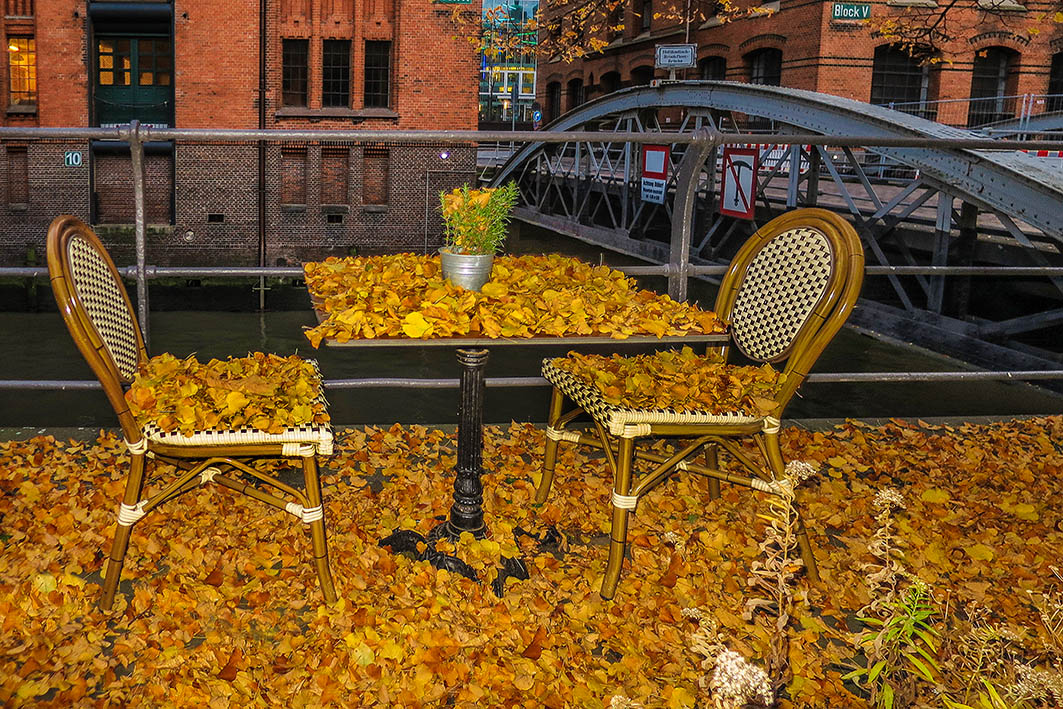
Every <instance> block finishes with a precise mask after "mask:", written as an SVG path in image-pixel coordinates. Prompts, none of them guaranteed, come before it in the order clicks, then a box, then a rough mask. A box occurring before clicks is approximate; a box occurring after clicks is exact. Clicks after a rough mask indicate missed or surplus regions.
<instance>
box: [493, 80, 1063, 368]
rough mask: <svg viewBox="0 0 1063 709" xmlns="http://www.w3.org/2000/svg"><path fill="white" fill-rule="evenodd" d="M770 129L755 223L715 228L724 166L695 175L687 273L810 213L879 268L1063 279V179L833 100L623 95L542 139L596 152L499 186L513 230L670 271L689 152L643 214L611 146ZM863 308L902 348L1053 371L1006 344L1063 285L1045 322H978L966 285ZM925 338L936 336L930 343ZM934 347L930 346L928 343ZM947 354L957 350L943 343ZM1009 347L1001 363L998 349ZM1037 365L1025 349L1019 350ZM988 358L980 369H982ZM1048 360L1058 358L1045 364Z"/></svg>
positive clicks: (1028, 328) (550, 152) (533, 148)
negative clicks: (987, 267) (1002, 271)
mask: <svg viewBox="0 0 1063 709" xmlns="http://www.w3.org/2000/svg"><path fill="white" fill-rule="evenodd" d="M739 127H741V128H742V129H743V132H751V131H755V130H756V129H757V128H760V129H761V130H765V129H767V130H770V134H769V135H765V137H764V139H763V140H764V142H763V143H762V144H761V145H760V154H761V160H760V166H759V170H758V175H757V190H756V195H755V200H756V205H757V211H756V217H755V220H754V222H753V223H748V222H744V221H741V220H735V219H732V218H729V217H723V216H721V215H720V214H719V213H718V201H719V195H718V185H719V184H720V183H719V178H718V173H719V161H718V157H719V155H718V153H717V154H716V158H717V159H707V160H705V161H704V163H703V164H702V165H701V166H700V170H701V174H700V176H699V179H698V182H697V195H696V199H695V200H694V207H693V215H692V223H693V235H692V238H691V240H690V254H689V258H690V262H691V263H695V264H699V263H700V264H706V263H717V262H720V261H723V260H726V259H728V258H729V257H730V255H731V254H732V253H733V251H734V250H735V249H736V248H737V246H738V245H740V244H741V243H742V241H744V239H745V237H746V236H747V235H748V234H749V233H750V232H751V231H752V230H753V229H754V228H755V227H756V226H757V223H758V222H763V221H766V220H767V219H770V218H771V217H774V216H776V215H778V214H779V213H781V212H783V211H786V210H789V209H793V208H796V207H800V206H813V205H815V206H820V207H826V208H831V209H835V210H837V211H840V212H843V213H845V214H846V215H847V216H848V218H849V219H850V220H851V221H852V222H853V223H854V225H855V226H856V227H857V229H858V231H860V233H861V237H862V239H863V241H864V244H865V247H866V248H867V251H868V265H872V266H873V265H878V266H889V267H895V266H971V265H972V264H974V263H977V262H982V263H986V262H988V263H997V264H998V265H1000V264H1007V265H1035V266H1041V265H1043V266H1049V265H1060V264H1063V260H1060V259H1058V258H1057V257H1058V255H1059V254H1060V252H1061V251H1063V171H1061V170H1057V169H1053V167H1052V166H1051V165H1048V164H1046V163H1045V162H1044V161H1043V160H1042V159H1040V158H1037V157H1035V156H1031V155H1027V154H1024V153H1021V152H1014V151H1011V152H1000V151H989V150H971V149H958V148H954V147H932V146H931V145H930V144H929V143H930V141H933V140H935V139H949V138H972V137H978V136H976V135H974V134H972V133H970V132H968V131H964V130H961V129H957V128H952V127H949V126H943V125H941V124H939V123H934V122H932V121H928V120H925V119H922V118H919V117H917V116H912V115H908V114H904V113H900V112H898V111H894V110H890V109H887V108H883V107H878V106H872V105H869V104H866V103H863V102H858V101H853V100H850V99H845V98H841V97H837V96H830V95H827V94H819V93H814V92H810V91H801V90H796V89H788V88H780V87H772V86H759V85H751V84H740V83H734V82H724V81H690V82H686V81H684V82H675V83H666V84H664V85H662V86H660V87H636V88H631V89H625V90H622V91H618V92H616V93H613V94H609V95H607V96H603V97H601V98H599V99H596V100H594V101H591V102H589V103H587V104H584V105H582V106H580V107H578V108H577V109H575V110H573V111H571V112H569V113H567V114H565V115H563V116H561V117H560V118H559V119H557V120H556V121H554V122H552V123H551V124H549V125H547V126H546V127H545V130H548V131H576V130H579V131H597V132H599V133H601V140H579V141H572V142H569V143H563V144H556V143H555V144H543V143H529V144H525V145H524V146H522V147H521V148H520V149H519V150H517V151H516V152H515V153H514V154H513V155H512V156H511V157H510V159H509V160H507V161H506V163H505V164H504V165H502V167H501V168H500V169H499V170H498V171H497V172H496V174H495V175H494V177H493V179H492V184H495V185H498V184H502V183H504V182H506V181H509V180H516V181H517V183H518V185H519V186H520V189H521V199H522V204H521V205H520V207H519V208H518V210H517V216H518V218H520V219H522V220H524V221H528V222H531V223H535V224H539V225H542V226H545V227H548V228H550V229H552V230H554V231H557V232H560V233H563V234H567V235H570V236H574V237H577V238H580V239H583V240H586V241H590V242H592V243H596V244H599V245H602V246H606V247H608V248H611V249H614V250H617V251H619V252H622V253H626V254H629V255H633V256H637V257H640V258H643V259H646V260H649V261H654V262H658V263H667V262H668V261H669V236H668V234H669V229H670V227H669V225H670V224H671V223H672V222H673V217H675V218H679V216H680V215H676V214H673V211H674V209H675V207H676V202H675V195H674V192H675V187H676V182H677V177H678V174H679V170H678V169H677V168H678V166H679V164H680V162H681V161H682V158H683V156H684V154H685V152H686V145H684V144H678V143H672V144H671V157H670V162H671V165H670V169H669V182H668V186H669V188H670V192H669V195H668V197H667V198H666V200H665V203H664V204H661V205H657V204H649V203H645V202H642V200H641V198H640V193H639V189H638V188H639V182H638V180H639V175H640V166H639V164H638V161H639V159H640V153H639V149H638V146H636V145H632V144H631V143H628V142H625V141H622V140H619V139H616V140H611V139H610V137H609V134H610V133H623V132H657V133H661V141H660V142H661V143H662V144H669V140H668V136H669V135H670V134H675V133H690V132H694V131H697V130H699V129H702V128H710V129H714V130H718V131H735V130H737V129H738V128H739ZM785 134H793V135H797V134H805V135H808V134H819V135H824V136H861V137H865V138H868V139H875V138H883V139H893V138H907V139H926V140H927V141H928V145H927V146H926V147H915V148H913V147H873V146H867V147H859V148H849V147H846V148H842V149H838V150H835V149H828V148H826V147H824V146H819V145H814V146H802V145H790V144H786V143H785V142H783V141H785ZM886 279H887V281H888V285H886V286H885V287H883V288H881V289H880V290H879V291H878V292H877V293H875V294H874V301H869V300H868V299H865V300H864V301H863V306H862V307H861V308H860V309H858V315H859V318H858V319H863V320H864V321H865V323H864V324H874V325H875V329H878V330H880V331H885V332H887V333H888V334H894V335H899V336H902V337H905V338H906V339H910V340H911V339H920V338H917V337H912V336H911V333H912V331H913V326H918V327H919V328H920V329H925V330H926V332H927V333H932V334H931V336H930V339H931V340H932V342H925V344H932V345H935V344H936V345H943V346H939V347H938V349H945V350H950V349H951V350H953V351H954V353H961V352H962V354H963V355H964V356H965V357H967V358H969V359H972V360H974V361H978V360H979V359H985V360H987V361H998V362H999V360H998V359H997V358H998V357H999V356H1000V354H1001V352H1004V351H1006V352H1007V353H1008V354H1009V359H1010V360H1011V361H1013V362H1015V363H1016V364H1019V365H1022V366H1030V365H1033V364H1036V365H1038V366H1044V364H1045V360H1043V359H1041V357H1040V355H1041V354H1047V353H1042V352H1035V354H1034V355H1032V357H1033V358H1032V359H1028V358H1026V357H1025V356H1024V355H1021V354H1016V350H1015V349H1014V348H1013V347H1011V345H1012V344H1013V343H1011V342H1009V340H1010V338H1014V337H1017V336H1018V337H1021V336H1022V335H1024V334H1025V333H1032V332H1035V331H1043V330H1045V329H1046V328H1050V327H1053V326H1056V325H1058V324H1060V323H1063V307H1059V306H1060V305H1061V304H1063V278H1049V279H1048V284H1049V287H1050V289H1051V296H1050V297H1049V298H1048V300H1049V301H1051V304H1050V305H1049V306H1046V307H1042V308H1041V309H1040V310H1037V311H1036V312H1028V311H1027V312H1019V311H1014V310H1008V309H1004V312H1003V315H1002V317H997V318H993V319H984V318H972V317H971V314H970V312H969V310H970V292H971V284H970V279H969V278H967V279H964V278H952V279H947V278H946V277H945V276H939V275H932V276H926V275H915V276H902V275H892V274H891V275H887V276H886ZM923 334H926V333H923ZM922 339H924V340H925V339H926V338H922ZM945 340H947V341H948V342H944V341H945ZM1001 344H1003V345H1005V347H1004V348H1001V347H998V346H997V345H1001ZM1024 349H1025V351H1026V352H1027V353H1028V352H1030V350H1029V348H1024ZM979 353H983V354H984V356H983V357H980V356H979ZM1050 359H1055V358H1054V357H1050Z"/></svg>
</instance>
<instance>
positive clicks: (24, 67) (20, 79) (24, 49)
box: [7, 37, 37, 106]
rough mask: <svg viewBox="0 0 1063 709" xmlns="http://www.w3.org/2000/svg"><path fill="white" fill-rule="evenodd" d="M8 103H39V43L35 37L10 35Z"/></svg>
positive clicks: (24, 104) (8, 41) (8, 44)
mask: <svg viewBox="0 0 1063 709" xmlns="http://www.w3.org/2000/svg"><path fill="white" fill-rule="evenodd" d="M7 51H8V86H10V95H9V97H8V103H9V104H10V105H12V106H36V105H37V43H36V42H35V41H34V39H33V37H8V39H7Z"/></svg>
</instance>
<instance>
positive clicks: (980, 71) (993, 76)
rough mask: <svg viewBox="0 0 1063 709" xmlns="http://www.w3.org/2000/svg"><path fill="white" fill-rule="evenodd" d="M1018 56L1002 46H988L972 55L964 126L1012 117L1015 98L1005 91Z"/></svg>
mask: <svg viewBox="0 0 1063 709" xmlns="http://www.w3.org/2000/svg"><path fill="white" fill-rule="evenodd" d="M1018 64H1019V62H1018V55H1017V54H1016V53H1015V52H1013V51H1012V50H1010V49H1007V48H1006V47H989V48H988V49H983V50H981V51H979V52H977V53H975V55H974V69H973V70H972V72H971V107H970V109H969V110H968V112H967V127H968V128H974V127H975V126H983V125H986V124H987V123H995V122H997V121H1002V120H1005V119H1008V118H1012V117H1014V115H1015V98H1014V97H1013V96H1009V95H1008V94H1009V93H1014V92H1013V91H1012V92H1009V88H1011V85H1012V84H1013V82H1014V81H1015V78H1016V75H1017V70H1018Z"/></svg>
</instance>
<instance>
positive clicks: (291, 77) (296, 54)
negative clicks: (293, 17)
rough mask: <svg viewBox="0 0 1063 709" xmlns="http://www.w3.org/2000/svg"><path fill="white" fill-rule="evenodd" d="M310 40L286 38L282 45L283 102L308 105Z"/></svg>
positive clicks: (288, 104)
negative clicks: (307, 87) (307, 86)
mask: <svg viewBox="0 0 1063 709" xmlns="http://www.w3.org/2000/svg"><path fill="white" fill-rule="evenodd" d="M309 55H310V41H309V40H305V39H286V40H283V42H282V47H281V104H282V105H284V106H306V84H307V79H306V77H307V69H308V65H309V61H308V59H309Z"/></svg>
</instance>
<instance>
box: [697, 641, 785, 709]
mask: <svg viewBox="0 0 1063 709" xmlns="http://www.w3.org/2000/svg"><path fill="white" fill-rule="evenodd" d="M709 689H710V690H712V695H713V699H714V700H715V702H716V706H717V707H719V708H720V709H738V708H739V707H743V706H745V705H747V704H760V705H762V706H770V705H771V703H772V701H774V696H773V693H772V691H771V681H770V680H769V679H768V675H767V674H766V673H765V672H764V670H762V669H760V668H759V667H757V666H756V665H752V664H750V663H749V662H746V659H745V658H744V657H742V656H741V655H739V654H738V653H737V652H735V651H733V650H724V651H723V652H721V653H720V654H719V655H718V656H717V658H716V666H715V667H714V668H713V671H712V677H711V678H710V679H709Z"/></svg>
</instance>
